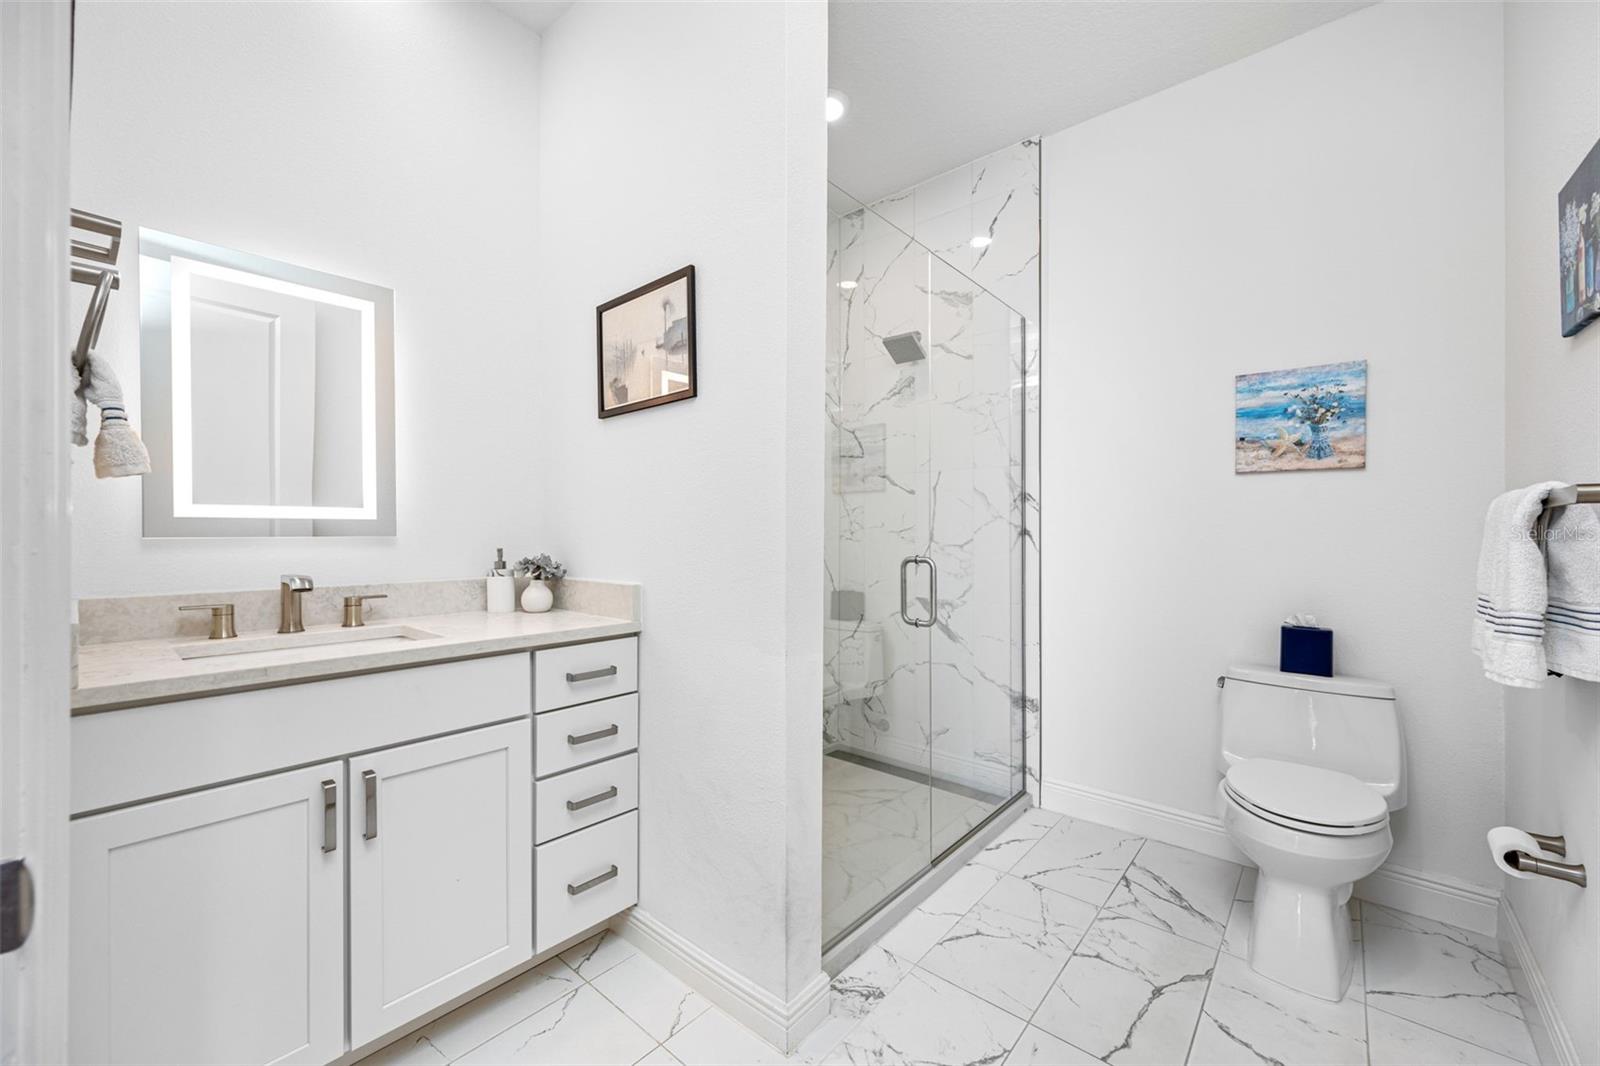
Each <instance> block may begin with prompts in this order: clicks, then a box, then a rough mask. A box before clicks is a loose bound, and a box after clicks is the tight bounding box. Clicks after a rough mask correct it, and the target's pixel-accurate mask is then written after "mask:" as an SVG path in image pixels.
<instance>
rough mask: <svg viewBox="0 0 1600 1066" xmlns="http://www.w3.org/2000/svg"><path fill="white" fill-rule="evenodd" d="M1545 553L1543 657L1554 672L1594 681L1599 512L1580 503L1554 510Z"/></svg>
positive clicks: (1599, 647)
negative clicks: (1546, 583)
mask: <svg viewBox="0 0 1600 1066" xmlns="http://www.w3.org/2000/svg"><path fill="white" fill-rule="evenodd" d="M1545 552H1546V555H1547V557H1548V564H1547V566H1548V571H1549V586H1548V587H1549V606H1548V607H1547V608H1546V609H1545V616H1544V622H1545V625H1544V652H1545V659H1546V661H1547V662H1548V663H1549V665H1550V669H1552V670H1554V671H1555V672H1556V673H1558V674H1565V675H1566V676H1567V677H1576V678H1580V679H1582V680H1584V681H1600V515H1596V514H1595V509H1594V508H1593V507H1590V506H1586V505H1583V504H1573V505H1572V506H1570V507H1562V508H1560V509H1559V510H1557V511H1556V513H1555V516H1554V517H1553V518H1551V520H1550V529H1549V534H1548V536H1546V538H1545Z"/></svg>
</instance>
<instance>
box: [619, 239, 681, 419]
mask: <svg viewBox="0 0 1600 1066" xmlns="http://www.w3.org/2000/svg"><path fill="white" fill-rule="evenodd" d="M679 281H683V282H686V286H687V290H688V301H687V302H688V305H689V306H688V307H687V308H686V310H685V316H684V317H685V322H684V326H685V333H686V337H685V338H684V339H685V340H686V341H687V344H688V351H687V353H686V357H687V365H688V377H689V387H688V388H686V389H679V390H677V391H676V392H669V393H665V394H663V395H660V396H650V397H647V398H645V399H642V400H634V401H632V402H631V403H629V402H625V403H619V404H615V405H613V406H611V407H607V406H606V334H605V317H606V312H607V311H611V310H613V309H615V308H618V307H621V306H623V305H624V304H629V303H632V302H633V301H635V300H638V299H640V298H641V297H644V296H648V295H650V294H651V293H653V292H656V291H658V290H660V289H664V288H666V287H668V286H669V285H673V284H676V283H677V282H679ZM594 345H595V384H596V389H597V392H596V401H597V405H598V410H599V414H600V417H601V418H611V417H612V416H613V415H622V414H627V413H628V412H630V411H642V410H644V409H645V408H647V407H660V406H661V405H662V404H664V403H676V402H677V401H679V400H690V399H693V398H694V397H695V395H696V394H697V393H698V392H699V376H698V373H697V371H696V367H695V314H694V265H693V264H690V265H689V266H686V267H684V268H682V269H681V270H674V271H673V272H672V273H670V274H666V275H663V276H662V277H659V278H657V279H655V280H654V281H651V282H647V283H646V284H644V285H641V286H639V287H638V288H637V289H634V290H633V291H632V292H626V293H623V294H622V295H621V296H618V297H617V298H616V299H615V300H608V301H607V302H605V303H603V304H601V305H600V306H599V307H596V308H595V309H594Z"/></svg>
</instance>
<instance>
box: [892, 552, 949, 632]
mask: <svg viewBox="0 0 1600 1066" xmlns="http://www.w3.org/2000/svg"><path fill="white" fill-rule="evenodd" d="M911 566H926V567H927V568H928V617H927V618H912V617H911V612H910V611H909V610H907V607H908V603H907V597H906V570H907V568H909V567H911ZM938 617H939V568H938V567H937V566H935V565H934V562H933V560H932V559H930V558H928V557H927V556H926V555H908V556H906V557H905V558H904V559H901V560H900V620H901V621H902V622H904V623H905V624H906V625H908V626H915V627H916V628H918V629H927V628H928V627H930V626H932V625H933V623H934V619H936V618H938Z"/></svg>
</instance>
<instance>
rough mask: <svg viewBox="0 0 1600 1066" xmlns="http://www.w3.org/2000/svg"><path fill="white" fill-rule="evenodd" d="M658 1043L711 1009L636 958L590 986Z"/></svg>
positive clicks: (651, 961) (680, 984)
mask: <svg viewBox="0 0 1600 1066" xmlns="http://www.w3.org/2000/svg"><path fill="white" fill-rule="evenodd" d="M590 984H592V985H593V986H594V987H595V988H596V989H598V990H599V992H600V994H601V995H602V996H605V997H606V998H607V999H609V1000H610V1001H611V1002H612V1003H614V1004H616V1006H617V1007H618V1008H619V1009H620V1010H621V1011H622V1013H624V1014H626V1015H627V1016H628V1017H629V1018H630V1019H631V1020H632V1021H633V1023H634V1024H635V1025H637V1026H638V1027H639V1028H641V1029H643V1030H644V1031H645V1032H647V1033H649V1034H650V1037H651V1038H652V1039H653V1040H655V1041H657V1042H658V1043H664V1042H665V1041H667V1040H670V1039H671V1038H672V1037H674V1036H676V1035H677V1034H678V1033H679V1032H680V1031H682V1029H683V1027H684V1026H686V1025H688V1024H689V1023H690V1022H692V1021H694V1020H695V1019H696V1018H698V1017H700V1015H701V1013H702V1012H703V1011H705V1010H706V1009H707V1008H708V1007H710V1006H711V1004H710V1003H708V1002H707V1001H706V1000H705V999H704V998H703V997H702V996H701V995H700V994H699V993H698V992H696V991H694V990H693V989H692V988H690V987H689V986H688V985H686V984H684V983H683V982H682V981H680V980H679V979H678V978H677V977H676V976H674V975H673V974H671V973H669V972H668V971H667V969H666V967H664V966H662V965H661V964H660V963H659V962H656V961H655V960H654V959H652V958H648V957H646V956H644V955H637V954H636V955H634V956H632V957H631V958H627V959H624V960H623V961H621V962H619V963H617V964H616V965H615V966H613V967H611V969H609V970H607V971H606V972H605V973H602V974H601V975H600V976H599V977H596V978H595V979H594V980H593V981H591V982H590Z"/></svg>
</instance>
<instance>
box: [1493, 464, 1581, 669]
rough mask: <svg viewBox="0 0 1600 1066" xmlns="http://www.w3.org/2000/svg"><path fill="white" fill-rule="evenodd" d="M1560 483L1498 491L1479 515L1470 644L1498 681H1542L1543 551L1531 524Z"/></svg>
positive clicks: (1544, 597)
mask: <svg viewBox="0 0 1600 1066" xmlns="http://www.w3.org/2000/svg"><path fill="white" fill-rule="evenodd" d="M1562 484H1563V483H1562V482H1560V481H1544V482H1541V483H1539V484H1537V485H1529V486H1528V487H1527V488H1524V489H1515V490H1513V491H1511V492H1507V493H1502V494H1501V495H1499V496H1496V497H1495V499H1494V501H1493V502H1492V503H1490V504H1489V513H1488V515H1487V516H1486V517H1485V519H1484V524H1483V547H1482V549H1480V550H1479V552H1478V605H1477V618H1476V620H1475V621H1474V622H1473V625H1472V650H1473V651H1475V652H1477V653H1478V657H1479V658H1480V659H1482V660H1483V673H1484V676H1486V677H1488V679H1489V680H1490V681H1498V682H1499V683H1500V684H1502V685H1511V686H1513V687H1516V688H1538V687H1539V686H1540V685H1542V684H1544V679H1545V673H1546V669H1545V651H1544V631H1545V623H1544V612H1545V607H1546V605H1547V601H1546V589H1545V570H1544V554H1543V553H1542V552H1540V550H1539V543H1538V541H1536V540H1535V539H1534V535H1533V526H1534V523H1535V522H1536V521H1537V520H1538V518H1539V514H1540V512H1541V511H1543V510H1544V501H1545V498H1546V497H1547V496H1549V495H1550V490H1551V489H1553V488H1558V487H1560V486H1561V485H1562Z"/></svg>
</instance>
